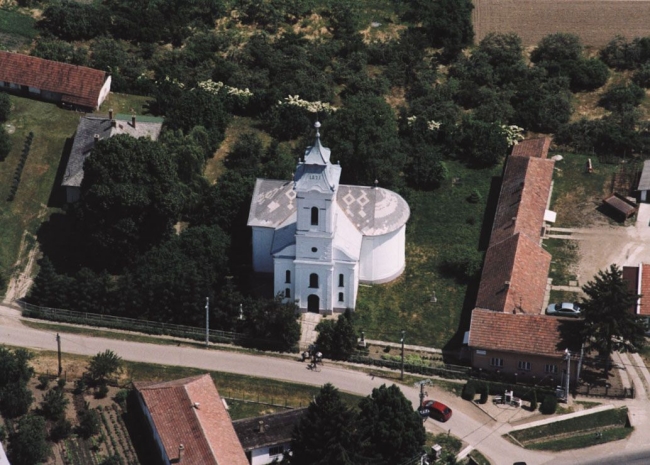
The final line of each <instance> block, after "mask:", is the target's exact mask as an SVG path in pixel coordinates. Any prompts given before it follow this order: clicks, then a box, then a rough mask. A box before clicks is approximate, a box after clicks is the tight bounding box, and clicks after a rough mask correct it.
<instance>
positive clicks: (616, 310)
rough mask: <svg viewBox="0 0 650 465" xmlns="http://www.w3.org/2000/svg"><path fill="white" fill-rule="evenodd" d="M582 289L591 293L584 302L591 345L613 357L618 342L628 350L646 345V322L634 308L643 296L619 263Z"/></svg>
mask: <svg viewBox="0 0 650 465" xmlns="http://www.w3.org/2000/svg"><path fill="white" fill-rule="evenodd" d="M582 290H583V292H584V293H585V294H586V295H587V297H586V298H585V299H583V301H582V304H581V307H582V309H583V311H584V316H585V319H584V326H583V329H582V337H583V339H584V341H585V342H586V345H587V347H588V348H590V349H594V350H597V351H598V352H599V354H600V355H601V356H603V357H605V359H606V360H608V361H609V358H610V356H611V354H612V352H613V350H614V344H615V342H617V343H620V344H621V345H622V347H623V348H624V349H626V350H639V349H640V348H641V347H643V345H644V343H645V335H644V328H643V323H642V322H641V320H640V319H639V318H638V317H637V316H636V314H635V313H634V312H633V311H634V307H635V305H636V302H637V299H638V298H639V296H638V295H636V294H635V293H633V292H630V291H629V289H628V286H627V283H626V282H625V281H624V280H623V271H622V270H621V269H620V268H619V267H618V266H616V265H615V264H614V265H612V266H611V267H610V268H609V270H607V271H602V270H601V271H599V272H598V274H597V275H596V276H594V279H593V281H589V282H588V283H587V284H585V285H584V286H583V287H582ZM607 367H608V368H609V363H607ZM608 368H607V369H608Z"/></svg>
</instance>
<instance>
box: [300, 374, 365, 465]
mask: <svg viewBox="0 0 650 465" xmlns="http://www.w3.org/2000/svg"><path fill="white" fill-rule="evenodd" d="M354 429H355V414H354V412H353V411H352V410H350V409H349V408H348V407H347V406H346V405H345V404H344V403H343V401H342V400H341V395H340V394H339V391H338V390H337V389H336V388H335V387H334V386H333V385H331V384H330V383H327V384H325V385H324V386H323V387H322V388H321V390H320V393H319V394H318V395H317V396H316V397H315V398H314V400H313V401H312V402H311V403H310V404H309V407H308V408H307V413H306V414H305V415H304V416H303V417H302V419H301V420H300V422H299V423H298V425H296V427H295V428H294V430H293V435H292V440H291V450H292V453H293V455H292V456H291V458H290V461H291V462H290V463H291V465H357V464H359V463H360V462H359V460H357V452H358V450H359V444H358V442H357V436H356V432H355V430H354Z"/></svg>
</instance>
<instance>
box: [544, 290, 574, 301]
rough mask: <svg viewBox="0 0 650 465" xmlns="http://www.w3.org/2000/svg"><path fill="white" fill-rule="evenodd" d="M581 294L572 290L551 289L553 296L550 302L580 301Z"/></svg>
mask: <svg viewBox="0 0 650 465" xmlns="http://www.w3.org/2000/svg"><path fill="white" fill-rule="evenodd" d="M580 296H581V294H580V293H579V292H570V291H554V290H552V291H551V298H550V299H549V303H557V302H580Z"/></svg>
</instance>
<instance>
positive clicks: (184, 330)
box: [17, 300, 247, 343]
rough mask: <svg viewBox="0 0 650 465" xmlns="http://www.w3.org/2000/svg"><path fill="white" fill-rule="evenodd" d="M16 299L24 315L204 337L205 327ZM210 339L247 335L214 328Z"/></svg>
mask: <svg viewBox="0 0 650 465" xmlns="http://www.w3.org/2000/svg"><path fill="white" fill-rule="evenodd" d="M17 303H18V305H20V308H21V309H22V313H23V316H25V317H29V318H39V319H42V320H51V321H61V322H67V323H77V324H82V325H88V326H98V327H102V328H112V329H124V330H128V331H138V332H142V333H147V334H155V335H163V336H175V337H182V338H187V339H195V340H205V328H199V327H196V326H184V325H177V324H172V323H160V322H157V321H148V320H137V319H135V318H124V317H117V316H113V315H103V314H100V313H84V312H75V311H72V310H63V309H60V308H49V307H39V306H37V305H32V304H29V303H27V302H23V301H20V300H19V301H17ZM209 339H210V342H225V343H240V342H243V341H244V340H246V339H247V338H246V337H245V336H244V335H243V334H240V333H234V332H229V331H219V330H216V329H211V330H210V331H209Z"/></svg>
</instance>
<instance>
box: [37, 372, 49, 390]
mask: <svg viewBox="0 0 650 465" xmlns="http://www.w3.org/2000/svg"><path fill="white" fill-rule="evenodd" d="M38 383H39V384H38V388H39V389H42V390H45V389H47V386H48V385H49V384H50V377H49V376H48V375H38Z"/></svg>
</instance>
